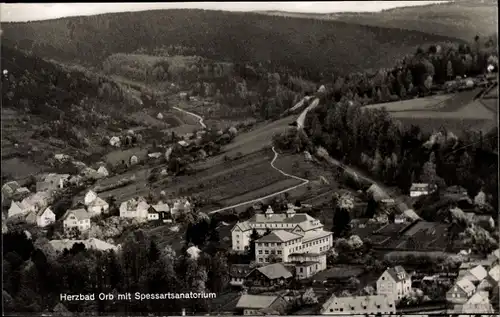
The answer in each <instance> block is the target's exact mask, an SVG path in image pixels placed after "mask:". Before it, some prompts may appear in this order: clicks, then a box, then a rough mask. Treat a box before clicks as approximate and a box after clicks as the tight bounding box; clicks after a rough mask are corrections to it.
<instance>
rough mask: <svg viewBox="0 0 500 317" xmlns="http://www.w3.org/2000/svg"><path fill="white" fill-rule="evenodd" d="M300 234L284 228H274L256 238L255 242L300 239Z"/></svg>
mask: <svg viewBox="0 0 500 317" xmlns="http://www.w3.org/2000/svg"><path fill="white" fill-rule="evenodd" d="M300 238H302V236H300V235H298V234H295V233H291V232H288V231H285V230H276V231H273V232H271V233H270V234H268V235H267V236H264V237H262V238H260V239H259V240H257V242H287V241H291V240H295V239H300Z"/></svg>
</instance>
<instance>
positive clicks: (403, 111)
mask: <svg viewBox="0 0 500 317" xmlns="http://www.w3.org/2000/svg"><path fill="white" fill-rule="evenodd" d="M480 92H481V88H477V89H473V90H466V91H462V92H458V93H456V94H453V95H442V96H432V97H426V98H419V99H413V100H405V101H398V102H390V103H383V104H376V105H370V106H366V107H364V109H380V108H385V109H386V110H387V111H388V112H389V113H390V115H391V116H392V117H393V118H395V119H397V120H398V121H400V122H401V123H402V125H403V126H404V127H410V126H411V125H415V126H419V127H420V129H422V131H424V132H428V133H432V132H435V131H438V130H440V129H442V128H446V129H447V130H448V131H451V132H453V133H455V134H457V135H460V134H461V133H462V132H463V131H464V130H465V129H469V130H474V131H482V132H483V133H487V132H488V131H490V130H491V129H493V128H494V127H495V126H496V117H497V106H496V103H497V101H498V99H476V100H474V98H475V97H476V96H478V95H479V94H480Z"/></svg>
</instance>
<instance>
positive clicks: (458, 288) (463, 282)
mask: <svg viewBox="0 0 500 317" xmlns="http://www.w3.org/2000/svg"><path fill="white" fill-rule="evenodd" d="M475 291H476V287H475V286H474V284H472V282H471V281H470V280H468V279H467V278H461V279H459V280H458V281H457V282H455V285H453V286H452V288H451V289H450V290H449V291H448V292H447V293H446V300H447V301H448V302H450V303H452V304H465V303H466V302H467V301H468V300H469V298H471V297H472V295H474V292H475Z"/></svg>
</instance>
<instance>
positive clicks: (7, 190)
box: [2, 181, 21, 198]
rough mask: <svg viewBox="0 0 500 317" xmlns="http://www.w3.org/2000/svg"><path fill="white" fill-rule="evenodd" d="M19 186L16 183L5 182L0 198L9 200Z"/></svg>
mask: <svg viewBox="0 0 500 317" xmlns="http://www.w3.org/2000/svg"><path fill="white" fill-rule="evenodd" d="M20 187H21V186H19V184H18V183H17V182H16V181H11V182H7V183H5V184H4V185H3V186H2V196H5V197H7V198H11V197H12V196H13V195H14V193H15V192H16V190H17V189H18V188H20Z"/></svg>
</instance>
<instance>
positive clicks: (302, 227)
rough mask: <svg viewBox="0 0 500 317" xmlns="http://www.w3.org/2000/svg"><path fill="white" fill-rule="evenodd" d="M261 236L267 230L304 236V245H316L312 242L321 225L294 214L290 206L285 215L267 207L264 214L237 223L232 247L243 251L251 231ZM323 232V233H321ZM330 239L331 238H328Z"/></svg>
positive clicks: (248, 241) (299, 214) (307, 217)
mask: <svg viewBox="0 0 500 317" xmlns="http://www.w3.org/2000/svg"><path fill="white" fill-rule="evenodd" d="M254 229H255V230H256V231H257V233H258V234H260V235H263V234H265V233H266V232H267V231H268V230H269V231H271V232H274V231H285V232H292V233H294V234H297V235H300V236H304V237H305V240H307V241H305V243H310V244H311V245H315V246H316V245H318V244H317V243H316V242H315V241H314V240H315V239H319V238H318V237H317V232H318V231H322V229H323V224H321V222H320V221H319V220H317V219H314V218H313V217H311V216H309V215H308V214H306V213H296V211H295V209H294V208H293V207H292V206H289V209H288V210H287V211H286V213H279V214H276V213H274V211H273V210H272V208H271V207H269V208H268V209H267V210H266V212H265V213H264V214H256V215H254V216H253V217H252V218H250V219H249V220H247V221H243V222H238V223H237V224H236V225H235V226H234V228H233V229H232V247H233V250H234V251H244V250H245V249H246V248H247V247H248V246H249V244H250V235H251V234H252V231H253V230H254ZM323 232H325V231H323ZM330 239H331V238H330Z"/></svg>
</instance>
